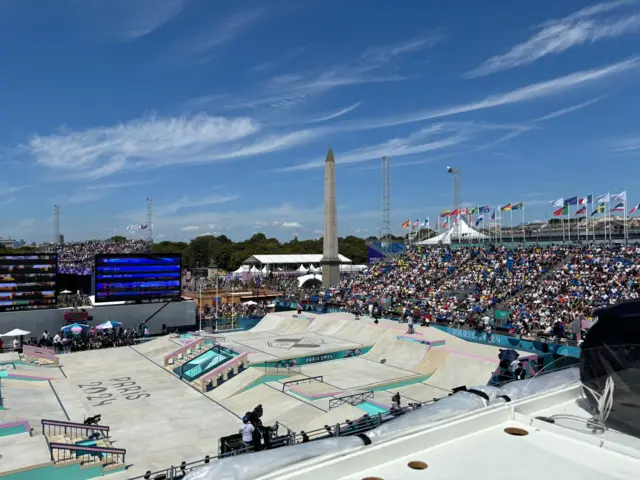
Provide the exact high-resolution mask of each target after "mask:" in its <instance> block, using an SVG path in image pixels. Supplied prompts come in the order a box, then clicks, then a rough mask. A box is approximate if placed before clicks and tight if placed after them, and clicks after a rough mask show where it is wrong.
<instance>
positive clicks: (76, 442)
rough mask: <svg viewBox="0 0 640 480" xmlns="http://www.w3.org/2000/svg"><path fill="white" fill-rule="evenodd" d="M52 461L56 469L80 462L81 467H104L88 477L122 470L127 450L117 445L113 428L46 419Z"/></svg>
mask: <svg viewBox="0 0 640 480" xmlns="http://www.w3.org/2000/svg"><path fill="white" fill-rule="evenodd" d="M41 424H42V434H43V435H44V436H45V438H46V439H47V443H48V445H49V450H50V452H51V460H52V461H53V463H54V466H55V467H56V468H61V467H65V466H70V465H77V464H79V465H80V468H81V469H90V468H92V467H97V468H100V471H101V473H98V472H93V474H91V475H90V476H88V477H87V478H91V477H93V476H100V475H105V474H108V473H113V472H119V471H122V470H124V469H125V468H126V463H125V457H126V454H127V451H126V450H125V449H123V448H116V447H114V446H113V441H112V440H111V437H110V435H109V431H110V429H109V427H107V426H104V425H85V424H83V423H74V422H62V421H58V420H42V422H41Z"/></svg>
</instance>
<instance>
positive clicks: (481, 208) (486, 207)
mask: <svg viewBox="0 0 640 480" xmlns="http://www.w3.org/2000/svg"><path fill="white" fill-rule="evenodd" d="M490 212H491V207H490V206H489V205H485V206H484V207H480V213H490Z"/></svg>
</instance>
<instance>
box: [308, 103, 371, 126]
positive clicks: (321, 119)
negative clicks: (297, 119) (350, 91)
mask: <svg viewBox="0 0 640 480" xmlns="http://www.w3.org/2000/svg"><path fill="white" fill-rule="evenodd" d="M361 103H362V102H357V103H354V104H353V105H349V106H348V107H345V108H343V109H341V110H338V111H337V112H334V113H331V114H329V115H325V116H323V117H319V118H315V119H313V120H312V121H311V122H310V123H320V122H326V121H327V120H333V119H335V118H338V117H342V116H343V115H346V114H347V113H349V112H353V111H354V110H355V109H356V108H358V107H359V106H360V105H361Z"/></svg>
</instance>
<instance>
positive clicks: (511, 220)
mask: <svg viewBox="0 0 640 480" xmlns="http://www.w3.org/2000/svg"><path fill="white" fill-rule="evenodd" d="M509 216H510V217H511V219H510V220H509V222H510V223H511V228H510V230H511V248H513V205H511V208H510V209H509Z"/></svg>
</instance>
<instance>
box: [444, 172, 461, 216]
mask: <svg viewBox="0 0 640 480" xmlns="http://www.w3.org/2000/svg"><path fill="white" fill-rule="evenodd" d="M447 173H448V174H450V175H453V210H454V211H455V212H456V218H459V217H460V169H459V168H458V167H447Z"/></svg>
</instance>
